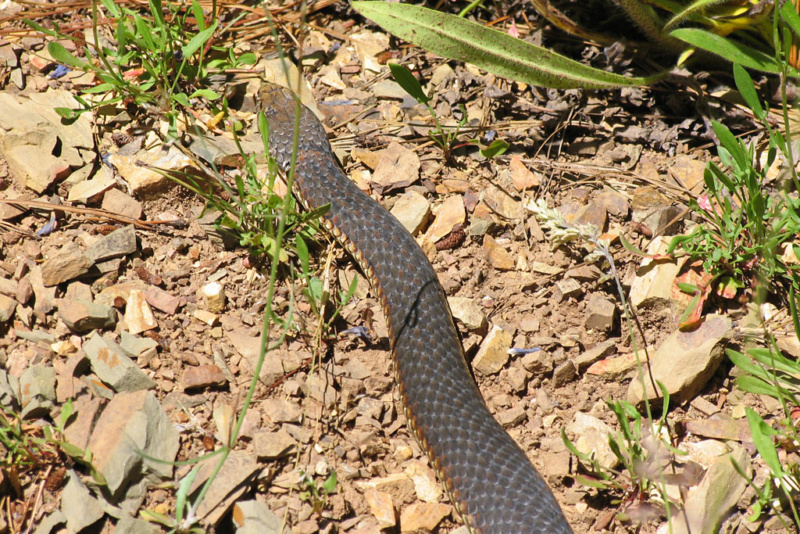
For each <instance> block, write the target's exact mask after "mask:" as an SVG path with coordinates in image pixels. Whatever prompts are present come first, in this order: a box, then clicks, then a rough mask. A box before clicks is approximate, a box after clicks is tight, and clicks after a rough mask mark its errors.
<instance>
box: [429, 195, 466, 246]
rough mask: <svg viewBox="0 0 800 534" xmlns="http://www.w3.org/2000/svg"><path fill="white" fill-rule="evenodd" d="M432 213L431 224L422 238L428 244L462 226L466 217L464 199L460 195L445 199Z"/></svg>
mask: <svg viewBox="0 0 800 534" xmlns="http://www.w3.org/2000/svg"><path fill="white" fill-rule="evenodd" d="M434 211H435V217H434V219H433V223H431V225H430V227H428V231H427V232H425V238H424V240H425V241H427V242H429V243H436V242H437V241H440V240H441V239H442V238H443V237H444V236H446V235H447V234H449V233H450V232H452V231H453V228H455V227H456V225H459V224H462V225H463V224H464V222H465V221H466V217H467V215H466V213H467V212H466V207H465V206H464V198H463V197H462V196H461V195H451V196H449V197H447V198H446V199H445V200H444V202H443V203H442V205H441V206H439V208H438V209H436V210H434Z"/></svg>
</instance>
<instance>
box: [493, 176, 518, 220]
mask: <svg viewBox="0 0 800 534" xmlns="http://www.w3.org/2000/svg"><path fill="white" fill-rule="evenodd" d="M483 202H484V203H485V204H486V205H487V206H488V207H489V208H490V209H491V210H492V213H494V214H495V215H499V216H500V217H501V218H502V219H505V220H507V221H519V220H521V219H522V218H523V217H524V215H525V210H524V209H523V207H522V204H521V203H520V202H519V201H517V200H516V199H515V198H514V197H512V196H511V195H509V194H508V193H506V192H505V191H504V190H502V189H500V188H499V187H497V186H494V185H492V186H489V187H487V188H486V190H485V191H484V192H483Z"/></svg>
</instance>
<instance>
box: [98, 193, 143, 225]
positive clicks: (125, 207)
mask: <svg viewBox="0 0 800 534" xmlns="http://www.w3.org/2000/svg"><path fill="white" fill-rule="evenodd" d="M102 208H103V209H104V210H107V211H110V212H111V213H116V214H118V215H124V216H126V217H130V218H131V219H141V217H142V205H141V204H140V203H139V201H137V200H136V199H135V198H133V197H131V196H130V195H127V194H125V193H123V192H122V191H120V190H119V189H109V190H108V191H106V194H105V195H103V205H102Z"/></svg>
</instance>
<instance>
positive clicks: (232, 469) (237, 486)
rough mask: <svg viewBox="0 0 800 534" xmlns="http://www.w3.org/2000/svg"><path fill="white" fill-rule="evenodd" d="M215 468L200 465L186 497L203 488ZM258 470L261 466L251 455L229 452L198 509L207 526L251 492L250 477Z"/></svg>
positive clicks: (199, 515)
mask: <svg viewBox="0 0 800 534" xmlns="http://www.w3.org/2000/svg"><path fill="white" fill-rule="evenodd" d="M215 468H216V462H203V464H202V465H201V467H200V472H199V473H198V475H197V478H195V480H194V483H193V484H192V487H191V488H190V489H189V493H190V494H192V493H194V492H195V491H197V489H198V488H199V487H200V486H201V485H202V484H205V482H206V480H208V477H209V476H211V473H212V471H213V470H214V469H215ZM260 469H261V466H260V465H259V464H258V462H257V461H256V458H255V456H253V455H252V454H249V453H247V452H244V451H232V452H231V453H230V454H229V455H228V458H227V459H226V460H225V463H224V464H222V469H220V470H219V472H218V473H217V477H216V478H215V479H214V484H212V485H211V488H210V490H209V491H208V493H206V497H205V499H203V501H202V502H201V503H200V504H199V506H198V507H197V516H198V517H199V518H201V519H203V520H204V521H205V522H207V523H208V524H212V525H213V524H216V523H217V522H218V521H219V520H220V519H221V518H222V517H223V516H224V515H225V514H226V513H227V512H228V510H229V509H230V508H231V506H233V504H234V503H235V502H236V501H237V500H239V498H240V497H242V496H243V495H244V494H245V493H247V492H248V491H249V490H250V487H251V484H252V483H253V482H254V479H253V477H254V475H255V474H256V473H257V472H258V471H259V470H260Z"/></svg>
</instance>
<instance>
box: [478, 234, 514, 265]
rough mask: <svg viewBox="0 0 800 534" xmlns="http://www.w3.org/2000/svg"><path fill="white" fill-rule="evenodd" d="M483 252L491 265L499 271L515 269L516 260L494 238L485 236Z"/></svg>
mask: <svg viewBox="0 0 800 534" xmlns="http://www.w3.org/2000/svg"><path fill="white" fill-rule="evenodd" d="M483 250H484V252H485V253H486V258H487V259H488V260H489V264H490V265H491V266H492V267H494V268H495V269H497V270H499V271H511V270H513V269H514V258H513V256H511V253H510V252H508V251H507V250H506V249H505V248H503V246H502V245H500V244H499V243H498V242H497V241H496V240H495V239H494V238H493V237H492V236H490V235H489V234H486V235H484V236H483Z"/></svg>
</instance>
